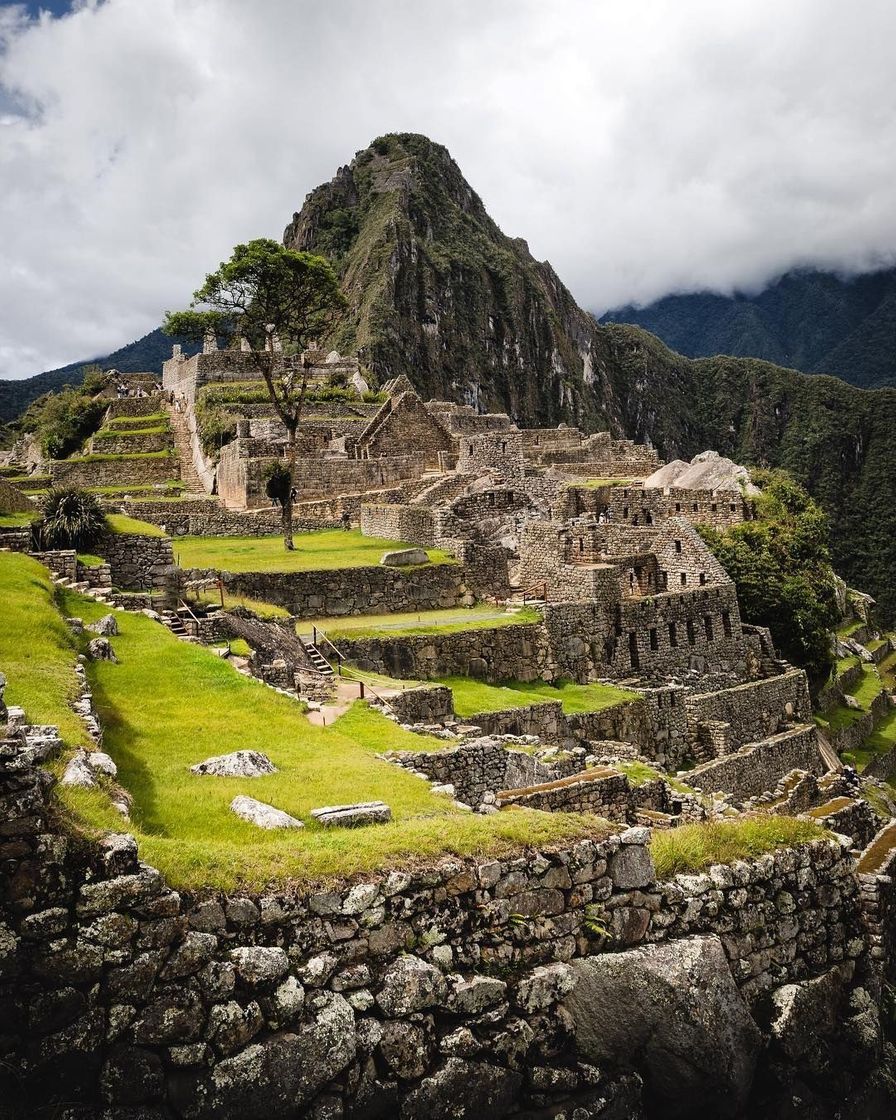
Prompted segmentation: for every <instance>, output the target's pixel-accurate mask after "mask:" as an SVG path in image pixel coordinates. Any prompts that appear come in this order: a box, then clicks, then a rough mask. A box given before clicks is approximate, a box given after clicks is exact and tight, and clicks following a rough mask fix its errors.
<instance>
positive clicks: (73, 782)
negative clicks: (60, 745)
mask: <svg viewBox="0 0 896 1120" xmlns="http://www.w3.org/2000/svg"><path fill="white" fill-rule="evenodd" d="M59 781H60V784H61V785H64V786H76V787H78V788H80V789H93V787H94V786H95V785H96V784H97V781H96V775H95V774H94V772H93V770H92V769H91V768H90V767H89V766H88V765H87V752H86V751H78V753H77V754H76V755H74V756H73V757H72V758H70V759H69V760H68V762H67V763H66V765H65V769H64V770H63V771H62V777H61V778H60V779H59Z"/></svg>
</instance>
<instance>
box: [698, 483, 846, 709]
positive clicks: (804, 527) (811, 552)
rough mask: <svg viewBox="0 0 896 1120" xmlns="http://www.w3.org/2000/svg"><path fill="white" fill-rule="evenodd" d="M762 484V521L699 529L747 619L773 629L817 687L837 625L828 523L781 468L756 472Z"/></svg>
mask: <svg viewBox="0 0 896 1120" xmlns="http://www.w3.org/2000/svg"><path fill="white" fill-rule="evenodd" d="M753 478H754V480H755V481H756V483H757V484H758V485H759V486H761V487H762V493H761V495H760V496H759V497H757V498H756V500H755V506H756V520H754V521H747V522H745V523H744V524H742V525H735V526H733V527H732V528H730V529H728V530H726V531H725V532H719V531H717V530H715V529H712V528H709V527H706V526H702V527H701V529H700V533H701V535H702V536H703V539H704V540H705V541H706V542H707V544H708V545H709V547H710V548H711V549H712V551H713V553H714V554H715V556H716V557H717V558H718V559H719V560H720V561H721V563H722V565H723V566H724V568H725V570H726V571H727V572H728V574H729V575H730V576H731V578H732V579H733V580H734V583H735V585H736V587H737V598H738V601H739V603H740V608H741V613H742V615H743V617H744V621H746V622H751V623H754V624H756V625H759V626H769V627H771V630H772V634H773V636H774V638H775V641H776V643H777V644H778V645H779V646H780V647H781V649H782V650H783V651H784V654H785V656H786V657H787V658H788V659H789V660H791V661H794V662H795V663H796V664H798V665H801V666H802V667H803V668H805V670H806V672H807V673H808V674H809V678H810V681H811V682H812V683H813V684H814V686H815V687H818V686H820V685H821V684H822V683H823V682H824V681H825V680H827V678H828V676H829V675H830V672H831V669H832V667H833V660H832V654H831V643H830V631H831V630H832V629H833V627H834V626H835V624H836V622H837V618H838V612H837V598H836V587H835V584H834V573H833V570H832V568H831V558H830V553H829V552H828V544H827V536H828V522H827V518H826V517H825V515H824V513H823V512H822V510H821V509H820V508H819V507H818V506H817V505H816V504H815V502H814V501H813V500H812V499H811V498H810V497H809V495H808V494H807V493H806V491H805V490H803V488H802V487H801V486H799V485H798V484H797V483H796V482H794V481H793V479H791V478H789V477H788V476H787V475H786V474H784V473H783V472H781V471H754V472H753Z"/></svg>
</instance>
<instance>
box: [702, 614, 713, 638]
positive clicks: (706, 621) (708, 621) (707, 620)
mask: <svg viewBox="0 0 896 1120" xmlns="http://www.w3.org/2000/svg"><path fill="white" fill-rule="evenodd" d="M703 629H704V631H705V632H706V640H707V641H708V642H711V641H712V640H713V637H714V635H713V629H712V616H711V615H708V614H705V615H704V616H703Z"/></svg>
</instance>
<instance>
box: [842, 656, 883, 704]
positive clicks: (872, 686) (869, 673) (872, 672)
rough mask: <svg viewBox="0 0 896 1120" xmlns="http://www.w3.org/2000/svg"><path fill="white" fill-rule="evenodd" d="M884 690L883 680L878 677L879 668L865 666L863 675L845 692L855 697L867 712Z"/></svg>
mask: <svg viewBox="0 0 896 1120" xmlns="http://www.w3.org/2000/svg"><path fill="white" fill-rule="evenodd" d="M882 688H883V685H882V684H881V679H880V677H879V676H878V672H877V667H876V666H874V665H864V666H863V668H862V675H861V676H860V677H859V679H858V680H857V681H856V682H855V684H853V685H850V687H849V688H847V689H845V690H844V691H845V692H846V693H847V695H849V696H853V697H854V698H855V699H856V700H857V701H858V703H859V704H861V705H862V707H863V708H864V709H865V710H866V711H867V710H868V709H869V708H870V707H871V704H872V702H873V701H874V699H875V697H876V696H877V695H878V693H879V692H880V691H881V689H882Z"/></svg>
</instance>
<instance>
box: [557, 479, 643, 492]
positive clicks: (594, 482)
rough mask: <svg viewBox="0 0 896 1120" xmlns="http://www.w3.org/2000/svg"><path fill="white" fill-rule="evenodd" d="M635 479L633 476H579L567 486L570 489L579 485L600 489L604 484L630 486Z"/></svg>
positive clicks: (584, 487)
mask: <svg viewBox="0 0 896 1120" xmlns="http://www.w3.org/2000/svg"><path fill="white" fill-rule="evenodd" d="M633 481H634V480H633V479H631V478H577V479H576V480H575V481H574V482H568V483H567V484H566V487H567V489H568V490H575V489H576V488H577V487H580V488H581V489H583V490H598V489H600V488H601V487H604V486H629V485H631V483H632V482H633Z"/></svg>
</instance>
